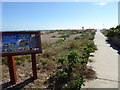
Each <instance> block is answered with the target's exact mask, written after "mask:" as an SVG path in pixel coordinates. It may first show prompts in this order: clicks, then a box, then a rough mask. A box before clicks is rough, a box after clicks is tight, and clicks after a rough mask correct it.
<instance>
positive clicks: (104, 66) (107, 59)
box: [82, 31, 118, 88]
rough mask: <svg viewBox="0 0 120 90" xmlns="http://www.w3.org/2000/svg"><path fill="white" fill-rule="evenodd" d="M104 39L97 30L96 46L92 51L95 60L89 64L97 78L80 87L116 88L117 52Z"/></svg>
mask: <svg viewBox="0 0 120 90" xmlns="http://www.w3.org/2000/svg"><path fill="white" fill-rule="evenodd" d="M105 40H106V38H105V37H104V35H103V34H102V33H101V32H99V31H98V32H97V33H96V36H95V40H94V42H95V44H96V45H97V48H98V50H97V51H96V52H95V53H94V58H93V60H94V61H95V62H93V63H90V64H89V65H90V66H92V67H93V69H94V70H95V71H96V73H97V77H98V79H96V80H92V81H89V82H86V83H85V86H83V87H82V88H118V53H117V50H114V49H113V48H112V47H110V44H108V43H107V42H106V41H105Z"/></svg>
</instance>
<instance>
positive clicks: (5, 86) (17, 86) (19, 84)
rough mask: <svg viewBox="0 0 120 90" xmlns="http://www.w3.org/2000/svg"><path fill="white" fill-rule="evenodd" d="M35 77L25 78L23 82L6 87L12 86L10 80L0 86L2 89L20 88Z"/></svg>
mask: <svg viewBox="0 0 120 90" xmlns="http://www.w3.org/2000/svg"><path fill="white" fill-rule="evenodd" d="M34 80H35V79H34V78H33V77H31V78H28V79H27V80H25V81H24V82H21V83H18V84H16V85H15V86H13V87H10V88H7V87H9V86H12V84H11V83H10V82H7V83H4V84H2V85H0V86H2V89H6V88H7V89H13V90H14V89H22V88H23V87H25V86H26V85H28V84H29V83H31V82H33V81H34Z"/></svg>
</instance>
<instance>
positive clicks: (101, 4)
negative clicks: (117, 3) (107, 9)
mask: <svg viewBox="0 0 120 90" xmlns="http://www.w3.org/2000/svg"><path fill="white" fill-rule="evenodd" d="M107 4H108V3H105V2H100V3H97V5H100V6H105V5H107Z"/></svg>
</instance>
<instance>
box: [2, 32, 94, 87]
mask: <svg viewBox="0 0 120 90" xmlns="http://www.w3.org/2000/svg"><path fill="white" fill-rule="evenodd" d="M54 32H58V34H60V35H61V36H60V37H59V38H61V39H59V40H57V41H55V42H53V43H47V42H45V43H42V49H43V53H42V54H37V70H38V71H40V73H39V74H38V77H39V76H40V74H41V72H42V73H43V72H44V73H46V74H47V75H48V76H47V78H46V79H45V80H44V84H43V83H40V85H43V86H46V88H49V89H61V88H72V89H79V88H81V86H82V85H84V82H85V81H86V80H92V79H94V78H96V75H95V71H94V70H93V69H92V67H88V66H87V63H88V62H89V57H90V53H92V52H94V51H95V50H96V46H95V45H94V42H93V39H94V36H95V31H94V30H83V31H79V30H78V31H77V30H73V31H71V30H68V31H64V30H62V31H61V30H59V31H51V32H49V33H54ZM75 34H79V36H76V37H75V38H74V39H73V40H67V39H66V38H68V36H71V35H75ZM66 35H68V36H67V37H66ZM62 38H64V39H62ZM15 58H16V64H17V65H18V66H20V65H24V64H25V63H24V62H28V63H29V62H31V60H30V55H25V56H15ZM2 61H3V64H7V62H6V58H3V59H2ZM24 66H25V65H24ZM48 77H49V78H48ZM35 85H36V83H35ZM38 85H39V84H38Z"/></svg>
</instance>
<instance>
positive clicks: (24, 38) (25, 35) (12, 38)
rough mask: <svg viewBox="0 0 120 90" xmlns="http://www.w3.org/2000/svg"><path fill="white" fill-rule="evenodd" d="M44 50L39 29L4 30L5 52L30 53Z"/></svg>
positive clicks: (3, 44) (3, 43) (3, 46)
mask: <svg viewBox="0 0 120 90" xmlns="http://www.w3.org/2000/svg"><path fill="white" fill-rule="evenodd" d="M37 52H42V50H41V38H40V32H38V31H33V32H32V31H31V32H30V31H23V32H3V33H2V53H3V54H5V53H6V54H10V53H11V54H28V53H37Z"/></svg>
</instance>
